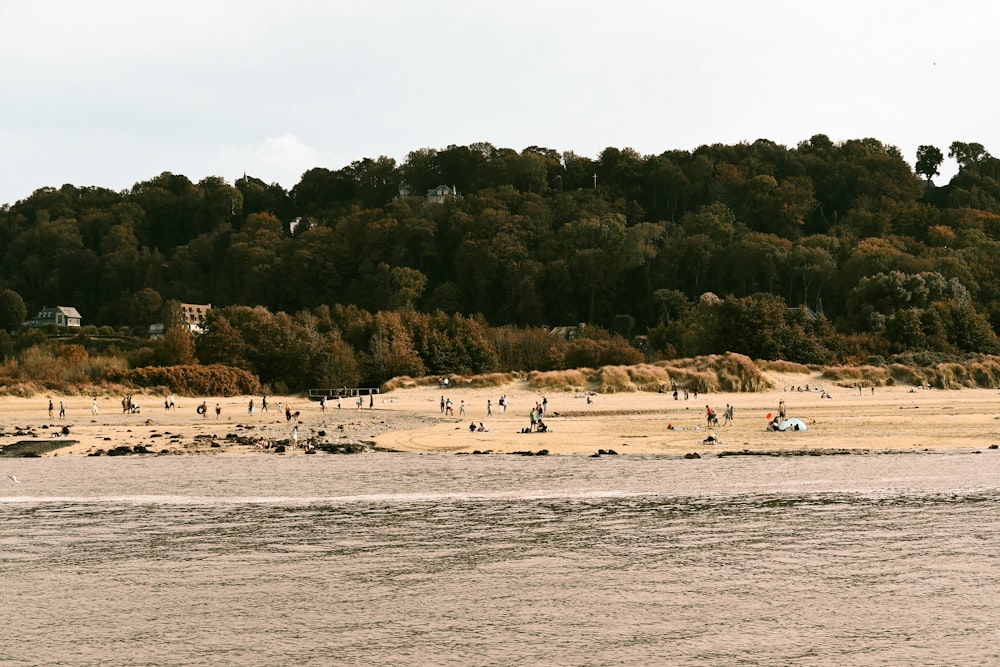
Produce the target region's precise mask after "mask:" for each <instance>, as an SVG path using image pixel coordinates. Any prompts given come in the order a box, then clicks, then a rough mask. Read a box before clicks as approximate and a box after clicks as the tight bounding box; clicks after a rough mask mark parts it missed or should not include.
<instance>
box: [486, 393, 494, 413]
mask: <svg viewBox="0 0 1000 667" xmlns="http://www.w3.org/2000/svg"><path fill="white" fill-rule="evenodd" d="M486 416H487V417H492V416H493V401H491V400H490V399H488V398H487V399H486Z"/></svg>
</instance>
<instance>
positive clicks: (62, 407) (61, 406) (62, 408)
mask: <svg viewBox="0 0 1000 667" xmlns="http://www.w3.org/2000/svg"><path fill="white" fill-rule="evenodd" d="M65 416H66V406H65V405H64V404H63V402H62V401H59V419H62V418H63V417H65Z"/></svg>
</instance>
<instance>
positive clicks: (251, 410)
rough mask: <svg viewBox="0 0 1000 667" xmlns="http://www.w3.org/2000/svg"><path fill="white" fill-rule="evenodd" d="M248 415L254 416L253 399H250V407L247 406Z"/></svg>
mask: <svg viewBox="0 0 1000 667" xmlns="http://www.w3.org/2000/svg"><path fill="white" fill-rule="evenodd" d="M247 414H248V415H252V414H253V399H252V398H251V399H250V405H248V406H247Z"/></svg>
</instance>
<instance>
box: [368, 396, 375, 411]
mask: <svg viewBox="0 0 1000 667" xmlns="http://www.w3.org/2000/svg"><path fill="white" fill-rule="evenodd" d="M368 409H369V410H374V409H375V394H368Z"/></svg>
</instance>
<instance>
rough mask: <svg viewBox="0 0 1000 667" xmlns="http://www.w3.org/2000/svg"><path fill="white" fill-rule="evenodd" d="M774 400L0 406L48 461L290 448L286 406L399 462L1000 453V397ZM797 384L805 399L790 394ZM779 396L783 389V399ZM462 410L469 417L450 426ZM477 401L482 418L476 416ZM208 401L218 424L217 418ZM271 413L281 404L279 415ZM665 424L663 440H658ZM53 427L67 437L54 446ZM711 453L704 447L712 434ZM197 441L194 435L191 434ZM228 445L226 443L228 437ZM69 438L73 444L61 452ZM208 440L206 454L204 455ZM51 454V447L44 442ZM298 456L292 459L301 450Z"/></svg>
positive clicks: (468, 398) (481, 398) (434, 397)
mask: <svg viewBox="0 0 1000 667" xmlns="http://www.w3.org/2000/svg"><path fill="white" fill-rule="evenodd" d="M769 377H771V378H772V379H773V380H774V381H775V383H776V386H777V387H779V389H777V390H772V391H768V392H761V393H753V394H745V393H741V394H727V393H721V394H702V395H699V396H698V397H697V398H695V396H694V395H693V394H691V395H690V396H689V398H688V399H687V400H684V398H683V396H681V398H680V400H676V401H675V400H674V399H673V397H672V395H671V394H655V393H616V394H596V395H593V396H592V397H591V398H592V401H591V402H590V403H588V402H587V397H586V395H585V394H584V393H583V392H549V393H544V392H539V391H537V390H533V389H530V388H529V387H527V385H526V384H525V383H523V382H514V383H511V384H508V385H504V386H497V387H488V388H471V387H463V386H462V384H461V382H458V383H456V384H454V385H453V386H452V387H450V388H449V389H447V390H441V389H439V388H437V387H436V386H434V387H418V388H411V389H402V390H396V391H393V392H389V393H385V394H382V395H380V396H376V397H375V404H374V406H373V408H371V409H369V407H368V401H367V399H365V404H364V409H362V410H357V409H356V405H355V404H354V403H353V401H352V400H350V399H348V400H345V401H344V403H343V408H342V409H340V410H338V409H337V408H336V402H334V401H331V402H330V404H329V406H328V408H327V410H326V412H322V411H321V410H320V406H319V404H318V403H317V402H313V401H309V400H307V399H304V398H301V397H269V398H268V403H269V407H270V412H268V413H261V412H260V411H259V404H260V397H259V396H258V397H254V398H255V403H256V404H257V406H258V411H257V412H256V414H254V415H248V414H247V406H248V402H249V400H250V397H249V396H244V397H231V398H207V399H204V400H206V401H207V404H208V406H209V414H208V416H207V417H205V418H203V417H201V416H199V415H198V414H197V413H196V411H195V408H196V407H197V406H198V405H199V404H200V403H201V401H202V400H203V399H201V398H191V397H177V399H176V410H175V411H172V412H166V411H164V409H163V397H162V396H160V397H156V396H140V397H137V399H136V400H137V402H138V403H139V404H140V406H141V413H140V414H122V409H121V397H120V396H100V397H98V406H99V414H98V415H96V416H92V415H91V411H90V408H91V398H90V397H82V396H69V397H65V396H64V397H60V396H56V395H53V396H52V398H53V400H54V402H55V406H56V414H57V415H58V408H59V400H63V401H64V402H65V404H66V410H67V416H66V418H65V419H59V418H58V417H54V418H52V419H50V418H49V417H48V413H47V405H48V398H49V397H48V396H47V395H44V396H36V397H33V398H12V397H0V434H2V435H0V447H4V446H8V445H10V444H12V443H15V442H18V441H23V440H30V439H34V440H39V441H40V440H51V441H59V440H64V441H66V443H67V445H68V446H65V447H62V448H59V449H55V450H53V451H52V452H49V453H47V454H46V455H47V456H66V455H78V456H79V455H86V454H90V453H94V452H96V451H98V450H102V449H103V450H109V449H112V448H114V447H118V446H122V445H125V446H129V447H132V446H135V445H144V446H145V447H146V448H147V449H149V450H150V451H152V452H157V453H159V452H162V451H166V452H170V453H175V452H179V453H202V454H205V453H213V454H214V453H245V454H266V450H260V449H258V448H257V447H256V446H254V445H252V444H238V443H237V440H236V439H235V438H233V437H232V436H239V437H240V438H241V439H243V442H244V443H246V442H248V441H251V442H255V441H265V442H280V441H282V440H287V439H289V438H290V437H291V429H292V426H293V424H294V420H293V422H287V421H286V420H285V416H284V405H285V404H286V403H287V404H290V405H291V408H292V410H293V411H299V412H300V418H299V419H300V424H299V437H300V441H304V440H306V439H307V438H309V437H314V438H315V439H316V441H318V442H325V443H333V444H335V443H345V442H364V443H370V444H374V445H375V446H377V447H379V448H383V449H388V450H394V451H407V452H451V453H460V452H461V453H471V452H473V451H477V450H478V451H480V452H492V453H509V452H538V451H540V450H547V451H548V453H550V454H594V453H596V452H597V451H598V450H599V449H605V450H608V449H611V450H614V451H615V452H617V453H618V454H665V455H673V456H681V455H684V454H688V453H693V452H697V453H699V454H701V455H706V454H708V455H711V454H716V453H719V452H721V451H736V452H740V451H743V450H749V451H751V452H781V451H785V452H792V451H800V450H801V451H836V450H867V451H873V452H874V451H919V450H923V449H943V448H959V449H984V448H987V447H989V446H990V445H994V444H997V443H1000V417H998V416H997V407H998V406H1000V393H998V392H997V391H996V390H986V389H962V390H940V389H918V388H913V387H903V386H897V387H878V388H876V389H875V392H874V393H872V391H871V390H870V389H866V390H865V391H863V392H861V393H860V395H859V393H858V392H857V391H856V390H854V391H852V390H850V389H848V388H841V387H836V386H832V385H831V384H830V383H826V385H825V386H826V388H827V389H828V390H829V391H830V394H831V396H832V398H822V397H821V394H820V392H819V391H817V390H816V388H817V387H819V386H820V385H821V384H823V383H822V381H821V380H820V379H819V378H818V377H817V376H806V375H788V376H783V375H776V374H769ZM806 384H808V385H809V386H810V387H811V388H813V390H812V391H796V390H795V389H794V388H792V387H795V386H804V385H806ZM784 388H788V389H787V390H785V389H784ZM504 394H506V396H507V397H508V399H509V402H510V405H509V406H508V408H507V411H506V413H503V414H502V413H501V412H500V409H499V406H498V405H497V403H498V399H499V397H500V396H501V395H504ZM441 396H446V397H448V398H451V400H452V401H453V403H454V406H455V415H454V416H445V415H442V414H441V412H440V408H439V402H440V399H441ZM543 396H545V397H547V398H548V413H549V416H548V417H546V418H545V421H546V423H547V424H548V426H549V428H550V430H549V432H547V433H522V432H521V429H523V428H525V427H527V426H528V423H529V419H528V413H529V411H530V410H531V408H532V407H533V406H534V404H535V402H536V401H541V400H542V397H543ZM463 400H464V401H465V405H466V415H465V416H464V417H463V416H460V415H459V405H460V403H461V401H463ZM487 400H490V401H492V403H493V416H492V417H489V416H487V414H486V409H487V408H486V402H487ZM781 400H784V401H785V403H786V405H787V411H788V416H789V417H798V418H800V419H802V420H803V421H804V422H805V423H806V424H807V426H808V430H806V431H799V432H791V431H787V432H772V431H769V430H767V428H766V426H767V418H766V417H767V415H768V413H775V414H776V413H777V410H778V402H779V401H781ZM216 403H219V404H220V405H221V407H222V414H221V416H220V418H219V419H216V418H215V413H214V407H215V404H216ZM727 404H731V405H733V406H734V414H735V418H734V424H733V425H731V426H725V425H721V424H720V425H719V426H718V427H715V428H712V429H708V428H706V424H705V406H706V405H711V406H712V407H713V408H714V409H715V410H716V412H717V413H718V415H719V417H720V421H721V418H722V414H723V411H724V410H725V407H726V405H727ZM279 405H280V407H279ZM470 422H475V423H476V424H477V425H478V424H479V422H483V423H484V424H485V425H486V427H487V428H488V429H489V430H488V431H487V432H470V431H469V423H470ZM668 424H671V425H673V427H674V428H673V429H672V430H671V429H668ZM63 426H69V434H68V435H66V436H58V437H55V436H54V435H53V434H58V433H59V432H60V429H61V428H62V427H63ZM321 433H322V434H323V435H320V434H321ZM710 433H711V434H714V435H715V437H716V438H718V439H719V440H720V441H721V442H722V444H716V445H706V444H703V442H704V440H705V438H706V437H707V436H708V435H709V434H710ZM199 436H200V437H199ZM227 436H230V437H229V438H228V439H227ZM70 441H76V442H70ZM212 443H215V444H216V445H217V446H216V447H212V446H211V444H212ZM52 444H55V442H52ZM300 452H301V450H296V451H295V452H294V453H300Z"/></svg>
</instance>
